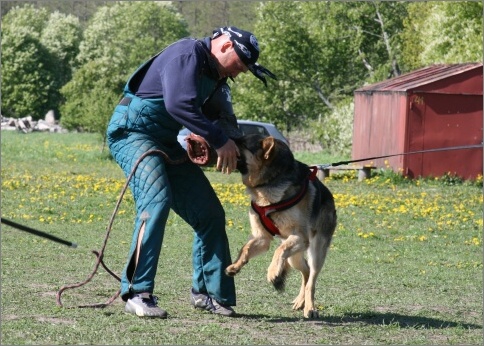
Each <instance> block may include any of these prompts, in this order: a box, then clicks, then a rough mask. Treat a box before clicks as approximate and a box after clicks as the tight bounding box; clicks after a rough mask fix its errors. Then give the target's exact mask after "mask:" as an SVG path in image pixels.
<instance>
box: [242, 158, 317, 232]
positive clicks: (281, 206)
mask: <svg viewBox="0 0 484 346" xmlns="http://www.w3.org/2000/svg"><path fill="white" fill-rule="evenodd" d="M309 169H310V172H309V174H308V176H307V178H305V179H304V181H303V184H302V186H301V190H299V192H298V193H297V194H296V195H295V196H293V197H291V198H287V199H285V200H282V201H280V202H277V203H274V204H269V205H266V206H263V207H261V206H259V205H257V204H255V203H254V202H251V206H252V209H253V210H254V211H255V212H256V213H257V215H259V219H260V222H261V223H262V225H264V228H265V229H266V230H267V232H269V233H270V234H272V235H273V236H276V235H280V234H281V232H280V231H279V228H277V226H276V225H275V224H274V221H272V219H271V218H270V217H269V214H271V213H273V212H275V211H282V210H286V209H289V208H291V207H293V206H295V205H296V204H298V203H299V201H301V199H302V198H303V197H304V195H305V194H306V192H307V190H308V185H309V181H313V180H315V179H316V173H317V172H318V167H316V166H312V167H309Z"/></svg>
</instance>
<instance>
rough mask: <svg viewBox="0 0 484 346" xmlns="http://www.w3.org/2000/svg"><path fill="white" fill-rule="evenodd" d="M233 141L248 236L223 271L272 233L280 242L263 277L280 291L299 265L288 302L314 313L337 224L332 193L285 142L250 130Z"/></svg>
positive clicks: (260, 249) (262, 248) (232, 269)
mask: <svg viewBox="0 0 484 346" xmlns="http://www.w3.org/2000/svg"><path fill="white" fill-rule="evenodd" d="M237 145H238V147H239V149H240V159H239V161H238V164H237V169H238V170H239V172H240V173H241V175H242V182H243V183H244V185H245V186H246V190H247V193H248V194H249V195H250V198H251V205H252V208H251V209H250V211H249V219H250V225H251V228H252V237H251V239H250V240H249V241H248V242H247V243H246V244H245V245H244V246H243V247H242V249H241V250H240V253H239V256H238V258H237V260H236V261H235V262H234V263H232V264H231V265H230V266H228V267H227V268H226V269H225V273H226V274H227V275H229V276H234V275H236V274H237V273H238V272H239V271H240V270H241V269H242V267H243V266H244V265H245V264H247V263H248V262H249V260H250V259H251V258H252V257H254V256H257V255H259V254H262V253H264V252H266V251H268V250H269V247H270V243H271V241H272V239H273V236H274V235H276V236H278V237H279V238H280V239H281V244H280V245H279V247H277V249H276V250H275V252H274V255H273V257H272V262H271V264H270V265H269V268H268V271H267V280H268V281H269V282H270V283H272V284H273V285H274V287H275V289H276V290H278V291H282V290H284V286H285V279H286V276H287V273H288V271H289V269H290V267H292V268H295V269H297V270H299V271H300V272H301V274H302V284H301V289H300V291H299V294H298V296H297V297H296V298H295V299H294V301H293V302H292V303H293V307H292V308H293V309H294V310H301V309H304V317H305V318H318V316H319V315H318V311H317V309H316V308H315V306H314V292H315V284H316V279H317V277H318V274H319V272H320V271H321V269H322V267H323V264H324V261H325V258H326V255H327V253H328V249H329V245H330V243H331V239H332V237H333V233H334V230H335V228H336V220H337V217H336V208H335V204H334V199H333V195H332V194H331V192H330V191H329V190H328V188H327V187H326V186H324V185H323V183H321V181H319V180H318V179H317V178H316V177H315V175H316V171H315V170H313V171H311V169H310V167H308V166H307V165H305V164H303V163H301V162H299V161H297V160H295V159H294V156H293V154H292V152H291V150H290V149H289V147H288V146H287V145H286V144H285V143H284V142H282V141H280V140H278V139H275V138H274V137H263V136H260V135H248V136H245V137H243V138H242V139H240V140H238V143H237ZM305 251H306V252H307V259H306V258H305V256H304V253H305Z"/></svg>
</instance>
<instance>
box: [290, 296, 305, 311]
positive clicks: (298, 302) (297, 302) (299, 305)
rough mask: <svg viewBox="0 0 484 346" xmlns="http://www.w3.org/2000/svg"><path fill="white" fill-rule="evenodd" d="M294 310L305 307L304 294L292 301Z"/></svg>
mask: <svg viewBox="0 0 484 346" xmlns="http://www.w3.org/2000/svg"><path fill="white" fill-rule="evenodd" d="M292 304H293V305H292V309H293V310H302V309H303V308H304V296H302V297H300V296H297V297H296V299H294V300H293V301H292Z"/></svg>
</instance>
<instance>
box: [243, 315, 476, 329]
mask: <svg viewBox="0 0 484 346" xmlns="http://www.w3.org/2000/svg"><path fill="white" fill-rule="evenodd" d="M238 317H242V318H246V319H250V320H256V319H258V320H265V321H267V322H272V323H290V322H301V321H303V322H305V321H306V320H304V319H303V318H302V315H301V318H298V317H289V318H271V316H267V315H260V314H258V315H243V314H240V315H238ZM307 322H310V323H315V324H324V325H330V326H331V325H334V326H341V325H348V324H352V323H361V324H367V325H394V326H397V327H399V328H415V329H445V328H456V327H460V328H465V329H482V326H481V325H478V324H473V323H460V322H450V321H445V320H442V319H438V318H430V317H422V316H408V315H400V314H395V313H380V312H366V313H348V314H344V315H343V316H334V317H333V316H323V317H320V318H319V319H315V320H307Z"/></svg>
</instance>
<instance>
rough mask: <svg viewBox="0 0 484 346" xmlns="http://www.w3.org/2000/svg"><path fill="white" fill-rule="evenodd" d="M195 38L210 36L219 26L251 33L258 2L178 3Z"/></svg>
mask: <svg viewBox="0 0 484 346" xmlns="http://www.w3.org/2000/svg"><path fill="white" fill-rule="evenodd" d="M174 3H175V6H176V8H177V9H178V11H179V12H180V13H181V14H182V15H183V17H184V18H186V20H187V22H188V25H189V28H190V33H191V35H192V36H194V37H204V36H210V35H211V34H212V30H213V29H214V28H216V27H219V26H236V27H239V28H240V29H244V30H248V31H251V30H252V29H253V26H254V22H255V9H256V6H257V3H256V2H252V1H233V0H231V1H227V0H225V1H203V0H202V1H176V2H174Z"/></svg>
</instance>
